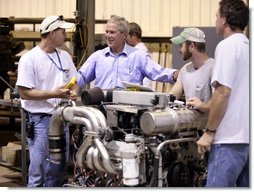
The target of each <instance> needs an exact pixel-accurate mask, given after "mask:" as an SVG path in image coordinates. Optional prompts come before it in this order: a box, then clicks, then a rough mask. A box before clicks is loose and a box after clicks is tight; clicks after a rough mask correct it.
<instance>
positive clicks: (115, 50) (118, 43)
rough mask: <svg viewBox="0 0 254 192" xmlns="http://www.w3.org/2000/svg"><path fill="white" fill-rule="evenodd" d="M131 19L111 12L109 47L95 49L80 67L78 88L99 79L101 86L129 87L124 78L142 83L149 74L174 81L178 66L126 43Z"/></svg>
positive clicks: (160, 80)
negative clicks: (163, 62) (160, 61)
mask: <svg viewBox="0 0 254 192" xmlns="http://www.w3.org/2000/svg"><path fill="white" fill-rule="evenodd" d="M128 31H129V23H128V21H127V20H126V19H125V18H124V17H119V16H116V15H113V16H111V18H110V19H109V20H108V22H107V24H106V29H105V32H106V34H105V35H106V41H107V45H108V47H106V48H104V49H102V50H98V51H96V52H94V53H93V54H92V55H91V56H90V57H89V58H88V59H87V60H86V62H85V63H84V64H83V65H82V67H81V68H80V69H79V71H78V79H77V85H78V86H77V85H76V90H77V91H78V88H83V87H84V85H85V84H88V83H90V82H92V81H93V80H95V87H99V88H101V89H112V88H125V86H124V84H123V83H122V81H127V82H131V83H135V84H142V81H143V79H144V78H145V77H147V78H149V79H150V80H154V81H159V82H169V83H171V84H173V83H174V82H175V80H176V79H177V75H178V71H177V70H176V69H169V68H162V67H161V66H160V65H159V64H158V63H156V62H154V61H153V60H152V59H151V57H150V56H149V54H146V53H144V52H143V51H141V50H138V49H135V48H134V47H132V46H129V45H128V44H126V38H127V37H128Z"/></svg>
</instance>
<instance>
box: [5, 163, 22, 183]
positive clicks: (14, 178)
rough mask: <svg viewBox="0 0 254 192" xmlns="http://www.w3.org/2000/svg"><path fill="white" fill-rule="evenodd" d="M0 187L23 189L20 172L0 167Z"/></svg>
mask: <svg viewBox="0 0 254 192" xmlns="http://www.w3.org/2000/svg"><path fill="white" fill-rule="evenodd" d="M0 187H23V184H22V175H21V172H20V171H17V170H15V169H12V168H10V167H8V166H3V165H0Z"/></svg>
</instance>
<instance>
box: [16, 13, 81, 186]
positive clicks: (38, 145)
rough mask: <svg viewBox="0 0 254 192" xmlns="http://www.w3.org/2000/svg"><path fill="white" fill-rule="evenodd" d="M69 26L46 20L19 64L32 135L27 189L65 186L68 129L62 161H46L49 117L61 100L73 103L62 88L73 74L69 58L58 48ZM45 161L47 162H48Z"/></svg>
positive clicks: (19, 82) (70, 94)
mask: <svg viewBox="0 0 254 192" xmlns="http://www.w3.org/2000/svg"><path fill="white" fill-rule="evenodd" d="M73 26H74V24H73V23H68V22H65V21H64V20H63V16H48V17H46V18H45V19H44V20H43V21H42V23H41V26H40V34H41V41H40V43H39V45H37V46H36V47H34V48H33V49H31V50H30V51H29V52H27V53H26V54H24V55H23V56H22V57H21V58H20V61H19V66H18V79H17V83H16V85H17V86H18V89H19V93H20V97H21V99H22V100H21V104H22V108H23V109H24V110H25V111H27V113H28V114H27V116H28V117H29V118H28V119H29V124H30V125H31V126H32V127H33V134H31V135H28V145H29V154H30V165H29V172H28V174H29V177H28V187H42V186H46V187H59V186H62V185H63V184H64V182H65V179H66V178H65V177H64V174H65V173H66V172H67V171H66V170H67V164H66V162H67V161H68V157H69V127H68V125H66V126H65V139H66V159H64V160H63V162H58V163H59V165H55V164H54V163H52V162H53V160H52V159H51V158H50V157H49V150H48V134H47V133H48V129H49V123H50V120H51V116H52V114H53V113H54V111H55V109H56V106H57V104H58V103H59V101H60V100H61V99H72V100H75V99H76V98H77V95H76V94H75V92H73V91H71V90H70V89H64V86H65V85H66V84H67V83H68V82H69V81H70V79H71V78H72V77H73V76H77V71H76V68H75V65H74V64H73V61H72V59H71V57H70V55H69V54H68V53H67V52H66V51H64V50H61V49H58V48H57V47H60V46H61V45H62V44H63V43H64V41H65V39H66V32H65V29H68V28H71V27H73ZM48 160H49V161H48Z"/></svg>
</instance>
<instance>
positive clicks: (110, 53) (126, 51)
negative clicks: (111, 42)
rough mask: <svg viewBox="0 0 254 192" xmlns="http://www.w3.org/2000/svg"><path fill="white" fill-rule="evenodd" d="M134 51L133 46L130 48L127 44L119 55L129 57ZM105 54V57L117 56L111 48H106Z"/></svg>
mask: <svg viewBox="0 0 254 192" xmlns="http://www.w3.org/2000/svg"><path fill="white" fill-rule="evenodd" d="M132 49H133V47H131V46H129V45H128V44H126V43H125V44H124V48H123V50H122V52H121V53H119V54H118V55H124V56H128V55H129V54H130V52H131V50H132ZM104 54H105V56H108V55H113V56H115V55H114V54H113V53H112V51H111V50H110V48H109V47H106V48H105V51H104Z"/></svg>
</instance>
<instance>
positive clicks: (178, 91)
mask: <svg viewBox="0 0 254 192" xmlns="http://www.w3.org/2000/svg"><path fill="white" fill-rule="evenodd" d="M169 94H172V95H175V96H176V99H180V98H181V96H182V94H183V86H182V84H181V83H180V81H176V83H175V84H174V86H173V87H172V89H171V90H170V91H169Z"/></svg>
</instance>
